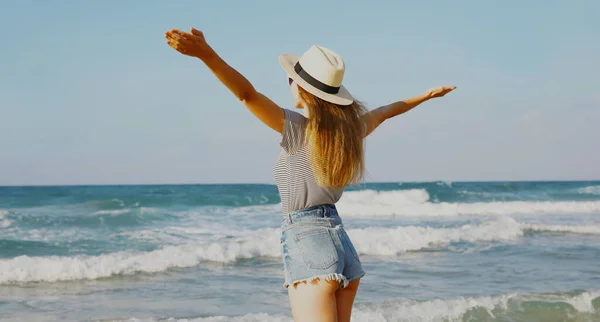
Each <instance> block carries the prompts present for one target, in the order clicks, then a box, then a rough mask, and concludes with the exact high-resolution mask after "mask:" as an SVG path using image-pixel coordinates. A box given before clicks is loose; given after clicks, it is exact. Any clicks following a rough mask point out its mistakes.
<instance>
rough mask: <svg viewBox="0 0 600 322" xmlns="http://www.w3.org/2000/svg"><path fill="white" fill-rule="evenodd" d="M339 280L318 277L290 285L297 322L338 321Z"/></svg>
mask: <svg viewBox="0 0 600 322" xmlns="http://www.w3.org/2000/svg"><path fill="white" fill-rule="evenodd" d="M338 289H339V282H337V281H335V280H331V281H330V280H322V279H318V280H315V281H313V282H299V283H296V284H295V285H290V286H289V287H288V295H289V298H290V306H291V308H292V315H293V316H294V321H295V322H336V321H337V307H336V302H335V298H336V296H335V294H336V290H338Z"/></svg>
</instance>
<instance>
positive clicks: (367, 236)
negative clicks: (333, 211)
mask: <svg viewBox="0 0 600 322" xmlns="http://www.w3.org/2000/svg"><path fill="white" fill-rule="evenodd" d="M348 235H349V236H350V239H351V240H352V241H353V243H354V244H355V246H356V248H357V250H358V252H359V253H361V254H367V255H380V256H392V255H397V254H401V253H404V252H407V251H416V250H421V249H424V248H431V247H440V246H447V245H448V244H450V243H452V242H478V241H480V242H482V241H508V240H515V239H518V238H519V237H520V236H522V235H523V231H522V230H521V227H520V225H519V223H517V222H516V221H515V220H514V219H512V218H509V217H505V218H498V219H497V220H494V221H489V222H484V223H482V224H478V225H464V226H461V227H457V228H431V227H419V226H403V227H396V228H379V227H369V228H364V229H350V230H348Z"/></svg>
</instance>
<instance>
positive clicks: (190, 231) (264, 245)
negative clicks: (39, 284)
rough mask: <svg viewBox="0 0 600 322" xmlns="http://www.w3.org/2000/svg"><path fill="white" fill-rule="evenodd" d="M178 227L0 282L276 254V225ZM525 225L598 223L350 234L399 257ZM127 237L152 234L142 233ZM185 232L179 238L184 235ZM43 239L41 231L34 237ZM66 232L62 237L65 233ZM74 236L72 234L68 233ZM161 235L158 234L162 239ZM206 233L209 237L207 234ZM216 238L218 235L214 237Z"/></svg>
mask: <svg viewBox="0 0 600 322" xmlns="http://www.w3.org/2000/svg"><path fill="white" fill-rule="evenodd" d="M175 228H177V227H172V228H168V227H167V229H166V230H167V231H178V232H179V234H182V235H181V236H179V238H181V239H180V241H181V240H185V241H186V242H187V244H184V245H181V244H179V245H170V246H165V247H163V248H161V249H158V250H155V251H150V252H117V253H108V254H103V255H99V256H75V257H57V256H50V257H29V256H20V257H15V258H11V259H2V260H0V283H13V282H34V281H50V282H54V281H62V280H80V279H97V278H103V277H109V276H112V275H128V274H135V273H138V272H139V273H155V272H162V271H166V270H168V269H171V268H181V267H193V266H196V265H198V264H199V263H201V262H206V261H213V262H222V263H231V262H235V261H237V260H240V259H248V258H257V257H270V258H273V259H274V258H277V257H279V256H280V244H279V237H280V229H279V228H265V229H260V230H255V231H231V232H230V233H229V234H228V235H227V236H225V235H216V236H218V238H216V237H215V236H208V235H207V234H206V233H208V230H206V229H196V228H193V227H187V228H182V227H179V229H175ZM524 230H536V231H541V232H544V231H561V232H571V233H591V234H600V226H565V225H556V226H553V225H533V224H521V223H518V222H517V221H516V220H515V219H513V218H511V217H498V218H496V219H494V220H489V221H485V222H482V223H478V224H469V225H463V226H460V227H448V228H432V227H420V226H399V227H394V228H383V227H368V228H362V229H349V230H348V235H349V236H350V238H351V239H352V241H353V243H354V245H355V246H356V249H357V250H358V252H359V253H360V254H361V255H374V256H397V255H400V254H402V253H405V252H408V251H419V250H422V249H427V248H441V247H446V246H448V245H450V244H452V243H456V242H468V243H480V242H510V241H514V240H518V239H519V238H521V237H522V236H523V231H524ZM152 233H155V232H154V231H147V232H146V233H144V234H141V235H135V234H133V235H131V236H130V237H134V238H135V237H137V238H151V236H150V237H149V236H146V234H152ZM184 235H186V236H188V237H187V238H183V237H182V236H184ZM34 237H36V238H34V239H39V240H47V239H48V238H47V236H46V235H44V234H42V235H40V236H34ZM63 237H64V236H63ZM70 237H71V238H73V237H74V236H70ZM161 237H162V235H160V236H159V238H161ZM209 237H210V238H209ZM215 238H216V240H215Z"/></svg>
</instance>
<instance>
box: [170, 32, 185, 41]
mask: <svg viewBox="0 0 600 322" xmlns="http://www.w3.org/2000/svg"><path fill="white" fill-rule="evenodd" d="M166 37H167V38H169V39H175V40H184V39H185V37H183V36H181V35H180V34H178V33H175V32H167V33H166Z"/></svg>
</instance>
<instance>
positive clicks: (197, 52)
mask: <svg viewBox="0 0 600 322" xmlns="http://www.w3.org/2000/svg"><path fill="white" fill-rule="evenodd" d="M165 38H167V44H169V46H171V47H172V48H173V49H175V50H177V51H178V52H180V53H182V54H184V55H187V56H191V57H197V58H200V59H205V58H208V57H210V56H211V55H213V54H214V51H213V49H212V48H211V47H210V46H209V45H208V44H207V43H206V39H205V38H204V34H203V33H202V31H200V30H196V29H194V28H193V27H192V28H190V32H184V31H181V30H177V29H173V30H171V31H167V32H166V33H165Z"/></svg>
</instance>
